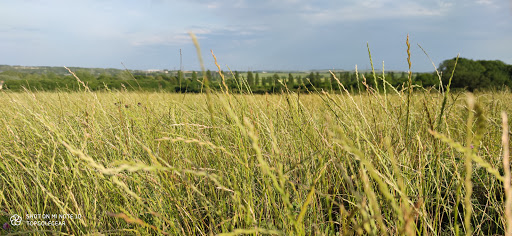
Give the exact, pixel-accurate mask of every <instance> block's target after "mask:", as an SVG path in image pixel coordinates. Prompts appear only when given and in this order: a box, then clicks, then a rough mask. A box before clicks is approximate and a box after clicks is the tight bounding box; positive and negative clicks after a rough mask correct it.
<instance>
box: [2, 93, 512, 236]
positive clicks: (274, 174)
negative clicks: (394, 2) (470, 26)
mask: <svg viewBox="0 0 512 236" xmlns="http://www.w3.org/2000/svg"><path fill="white" fill-rule="evenodd" d="M408 96H409V95H408V92H407V91H397V92H393V93H389V94H387V96H385V97H384V96H383V95H380V94H376V93H372V92H371V90H369V92H366V93H362V94H359V95H350V94H342V95H340V94H327V93H312V94H309V95H304V94H296V93H284V94H281V95H232V94H226V93H213V94H211V99H210V101H209V102H210V103H211V106H212V108H213V109H209V108H208V103H207V96H206V95H205V94H198V95H197V94H196V95H190V94H167V93H144V92H128V93H127V92H112V93H91V92H81V93H46V92H38V93H31V92H25V93H11V92H1V93H0V101H2V103H0V156H1V158H2V162H0V169H1V171H0V188H1V191H0V209H1V212H2V213H1V215H0V220H1V222H0V223H2V224H3V223H5V222H9V217H10V216H11V215H13V214H19V215H21V216H23V217H24V218H25V215H26V214H43V213H46V214H80V215H82V218H81V219H68V220H65V226H57V227H48V226H46V227H45V226H28V225H26V224H23V225H21V226H11V229H10V231H5V230H4V231H2V232H3V233H6V232H11V233H19V234H22V233H32V234H40V233H48V234H51V233H55V232H61V233H66V234H83V233H96V232H97V233H102V234H127V233H128V234H155V235H156V234H170V235H209V234H219V233H226V234H227V235H238V234H255V235H256V234H281V235H292V234H293V235H294V234H298V235H301V234H308V235H309V234H316V235H319V234H327V235H335V234H336V233H337V232H340V233H341V234H343V235H345V234H348V235H351V234H354V233H355V234H372V235H382V234H446V235H452V234H456V233H459V234H464V233H466V232H472V233H473V234H476V235H488V234H503V233H504V232H505V229H506V226H505V222H506V220H507V219H506V218H505V206H504V202H505V197H504V196H505V195H504V191H503V182H502V181H503V179H504V178H503V175H504V172H503V163H502V149H503V145H502V142H501V140H502V138H501V137H502V127H501V123H502V121H501V112H502V111H505V112H506V113H508V114H510V113H511V111H512V103H511V102H509V101H508V98H509V97H510V94H509V93H506V92H492V93H482V94H475V103H474V104H476V105H473V106H472V107H473V108H471V106H468V103H467V102H466V100H467V99H466V95H465V94H453V93H451V94H449V95H448V96H447V102H446V105H445V106H444V107H443V109H445V110H444V111H443V113H442V117H441V119H440V120H441V122H440V125H437V122H438V116H439V115H440V114H441V107H442V106H441V105H442V103H443V99H444V95H443V94H441V93H440V92H427V91H421V90H417V92H415V93H413V94H412V96H411V99H410V104H409V107H408V106H407V104H408V103H407V97H408ZM408 110H409V112H408ZM407 114H408V117H407ZM470 114H471V115H470ZM468 119H469V121H470V122H469V123H468ZM407 120H408V121H409V125H406V122H407ZM471 120H473V121H471ZM406 127H407V129H408V130H404V129H405V128H406ZM470 146H472V148H471V147H470ZM468 160H472V163H473V165H467V164H468ZM468 166H469V167H468ZM468 168H471V169H470V170H471V172H472V174H471V176H468V175H467V174H466V173H471V172H468ZM468 181H469V183H471V186H472V187H471V190H472V194H471V195H470V196H469V195H467V193H468V191H469V188H470V186H469V185H468ZM469 207H471V211H468V209H469ZM467 212H470V213H471V215H468V214H467ZM465 219H467V220H468V222H469V226H470V227H471V229H468V228H467V227H468V225H467V224H465Z"/></svg>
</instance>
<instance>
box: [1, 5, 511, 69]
mask: <svg viewBox="0 0 512 236" xmlns="http://www.w3.org/2000/svg"><path fill="white" fill-rule="evenodd" d="M0 22H1V23H0V55H1V56H0V64H8V65H27V66H29V65H34V66H39V65H41V66H42V65H48V66H64V65H66V66H81V67H110V68H122V65H121V62H123V63H124V64H125V65H126V66H127V67H128V68H130V69H179V64H180V59H179V50H180V49H182V52H183V67H184V69H185V70H197V69H199V62H198V59H197V55H196V51H195V48H194V46H193V44H192V41H191V40H190V37H189V36H188V32H194V33H195V34H196V35H197V36H198V39H199V42H200V44H201V49H202V52H203V58H204V61H205V66H206V67H207V68H209V69H215V68H216V67H215V65H214V63H213V58H212V56H211V54H210V49H212V50H213V51H214V53H215V54H216V56H217V59H218V60H219V63H220V65H221V66H222V67H223V69H227V66H229V68H231V69H232V70H309V69H333V68H334V69H345V70H353V69H354V67H355V65H356V64H357V65H358V68H359V69H369V68H370V62H369V59H368V52H367V49H366V43H367V42H368V43H369V45H370V49H371V51H372V57H373V62H374V65H375V67H376V68H379V69H380V68H382V62H383V61H384V63H385V68H386V69H387V70H407V60H406V57H407V54H406V45H405V39H406V35H407V34H409V36H410V42H411V46H412V50H411V53H412V63H413V68H412V70H413V71H433V66H432V64H431V63H430V61H429V60H428V58H427V57H426V56H425V55H424V54H423V52H422V51H421V49H419V47H418V46H417V44H420V45H421V46H422V47H423V48H424V49H425V50H426V51H427V52H428V53H429V55H430V56H431V58H432V59H433V60H434V62H435V64H436V65H438V64H439V63H441V62H442V61H443V60H445V59H449V58H453V57H455V56H456V55H457V54H458V53H460V54H461V57H465V58H471V59H489V60H491V59H492V60H495V59H498V60H502V61H504V62H506V63H508V64H512V43H511V42H512V1H511V0H416V1H406V0H339V1H334V0H332V1H329V0H315V1H305V0H258V1H249V0H224V1H215V0H214V1H206V0H189V1H185V0H183V1H180V0H140V1H134V0H124V1H121V0H89V1H82V0H76V1H64V0H47V1H37V0H6V1H2V2H1V3H0Z"/></svg>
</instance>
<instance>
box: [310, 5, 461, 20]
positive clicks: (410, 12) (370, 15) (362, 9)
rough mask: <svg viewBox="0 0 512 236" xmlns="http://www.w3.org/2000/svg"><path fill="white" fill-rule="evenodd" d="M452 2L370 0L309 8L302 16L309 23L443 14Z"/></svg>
mask: <svg viewBox="0 0 512 236" xmlns="http://www.w3.org/2000/svg"><path fill="white" fill-rule="evenodd" d="M452 5H453V4H452V3H449V2H443V1H441V2H438V3H435V4H432V2H430V4H425V3H420V2H411V1H387V0H380V1H379V0H368V1H359V2H356V3H353V4H347V5H343V6H341V7H339V8H316V10H315V8H311V7H309V8H308V11H307V12H305V13H302V14H301V16H302V17H303V18H304V19H306V20H307V21H308V22H309V23H313V24H324V23H335V22H341V21H361V20H373V19H391V18H410V17H430V16H441V15H444V14H445V13H447V12H448V11H449V10H450V9H451V7H452Z"/></svg>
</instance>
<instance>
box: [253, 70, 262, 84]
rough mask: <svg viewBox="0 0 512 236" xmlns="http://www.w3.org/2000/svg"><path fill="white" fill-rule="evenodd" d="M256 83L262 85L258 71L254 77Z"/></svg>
mask: <svg viewBox="0 0 512 236" xmlns="http://www.w3.org/2000/svg"><path fill="white" fill-rule="evenodd" d="M254 84H255V85H256V86H259V85H261V80H260V76H259V74H258V73H256V77H255V78H254Z"/></svg>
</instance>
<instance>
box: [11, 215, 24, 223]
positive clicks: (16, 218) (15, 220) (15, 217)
mask: <svg viewBox="0 0 512 236" xmlns="http://www.w3.org/2000/svg"><path fill="white" fill-rule="evenodd" d="M21 221H22V218H21V216H19V215H17V214H14V215H12V216H11V225H14V226H19V225H21Z"/></svg>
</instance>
